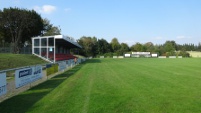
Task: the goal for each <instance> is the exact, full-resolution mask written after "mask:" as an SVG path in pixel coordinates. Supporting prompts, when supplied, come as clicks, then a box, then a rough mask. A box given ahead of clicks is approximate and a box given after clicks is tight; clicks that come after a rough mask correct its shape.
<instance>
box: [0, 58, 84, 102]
mask: <svg viewBox="0 0 201 113" xmlns="http://www.w3.org/2000/svg"><path fill="white" fill-rule="evenodd" d="M85 60H86V59H85V58H78V59H77V61H76V62H75V61H74V60H73V59H71V60H65V61H60V62H57V63H49V64H41V65H31V66H26V67H20V68H12V69H7V70H2V71H0V102H2V101H4V100H6V99H8V98H10V97H13V96H15V95H17V94H19V93H21V92H24V91H26V90H28V89H30V88H31V87H33V86H36V85H38V84H40V83H43V82H45V81H47V80H48V79H50V78H52V77H54V76H56V75H58V74H60V73H62V72H64V71H67V70H69V69H71V68H73V67H74V66H76V65H79V64H80V63H82V62H84V61H85Z"/></svg>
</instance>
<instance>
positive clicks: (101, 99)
mask: <svg viewBox="0 0 201 113" xmlns="http://www.w3.org/2000/svg"><path fill="white" fill-rule="evenodd" d="M0 112H1V113H24V112H28V113H191V112H201V59H199V58H183V59H158V58H125V59H90V60H88V61H86V62H85V63H83V64H80V65H78V66H76V67H74V68H73V69H71V70H69V71H67V72H64V73H63V74H61V75H58V76H56V77H54V78H52V79H50V80H48V81H47V82H44V83H42V84H40V85H38V86H36V87H33V88H32V89H30V90H28V91H26V92H24V93H21V94H19V95H17V96H15V97H13V98H11V99H8V100H6V101H4V102H2V103H0Z"/></svg>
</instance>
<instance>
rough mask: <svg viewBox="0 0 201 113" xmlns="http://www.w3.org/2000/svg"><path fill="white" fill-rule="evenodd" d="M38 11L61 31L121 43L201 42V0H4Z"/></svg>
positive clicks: (0, 2) (3, 4) (1, 3)
mask: <svg viewBox="0 0 201 113" xmlns="http://www.w3.org/2000/svg"><path fill="white" fill-rule="evenodd" d="M9 7H18V8H23V9H28V10H32V9H33V10H35V11H37V12H38V13H39V14H40V15H41V17H42V18H47V19H48V20H50V22H51V23H52V24H53V25H54V26H59V27H60V28H61V34H63V35H67V36H70V37H73V38H75V39H79V38H80V37H82V36H90V37H93V36H95V37H97V38H98V39H101V38H103V39H106V40H107V41H108V42H109V43H110V42H111V40H112V39H113V38H117V39H118V41H119V42H120V43H122V42H123V43H127V44H128V45H130V46H131V45H133V44H135V43H137V42H139V43H142V44H144V43H146V42H153V43H154V44H164V43H165V41H167V40H174V41H175V42H176V43H178V44H184V43H193V44H196V45H197V44H198V43H199V42H201V0H0V9H1V10H3V8H9Z"/></svg>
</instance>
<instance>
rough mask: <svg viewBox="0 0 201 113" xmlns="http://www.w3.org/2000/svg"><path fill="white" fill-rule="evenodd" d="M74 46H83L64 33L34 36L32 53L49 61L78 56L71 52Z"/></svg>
mask: <svg viewBox="0 0 201 113" xmlns="http://www.w3.org/2000/svg"><path fill="white" fill-rule="evenodd" d="M73 48H82V47H81V46H80V45H79V44H78V43H77V42H76V41H75V40H74V39H73V38H71V37H68V36H64V35H54V36H43V37H33V38H32V54H34V55H36V56H38V57H40V58H42V59H44V60H47V61H49V62H57V61H61V60H69V59H74V58H76V57H75V56H73V55H72V54H70V49H73Z"/></svg>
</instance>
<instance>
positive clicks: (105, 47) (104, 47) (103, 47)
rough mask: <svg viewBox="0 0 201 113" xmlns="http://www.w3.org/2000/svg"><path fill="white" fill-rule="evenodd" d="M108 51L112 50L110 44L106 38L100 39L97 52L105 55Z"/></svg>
mask: <svg viewBox="0 0 201 113" xmlns="http://www.w3.org/2000/svg"><path fill="white" fill-rule="evenodd" d="M108 52H111V50H110V44H109V43H108V42H107V41H106V40H105V39H99V40H98V42H97V53H98V54H99V55H103V54H105V53H108Z"/></svg>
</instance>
